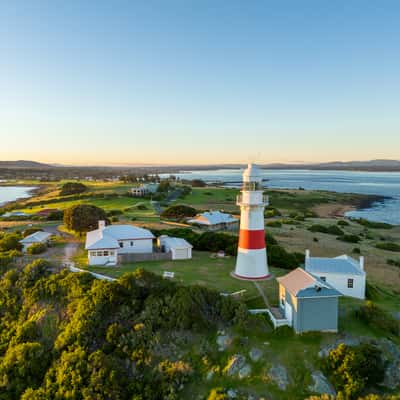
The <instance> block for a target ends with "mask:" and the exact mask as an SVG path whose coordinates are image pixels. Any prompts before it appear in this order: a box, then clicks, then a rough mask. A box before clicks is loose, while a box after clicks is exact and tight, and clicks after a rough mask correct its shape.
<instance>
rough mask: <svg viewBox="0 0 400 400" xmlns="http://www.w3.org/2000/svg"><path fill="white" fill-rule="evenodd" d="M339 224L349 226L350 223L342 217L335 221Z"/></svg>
mask: <svg viewBox="0 0 400 400" xmlns="http://www.w3.org/2000/svg"><path fill="white" fill-rule="evenodd" d="M337 224H338V225H339V226H349V225H350V224H349V223H348V222H347V221H345V220H344V219H341V220H340V221H338V223H337Z"/></svg>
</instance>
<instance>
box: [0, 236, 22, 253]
mask: <svg viewBox="0 0 400 400" xmlns="http://www.w3.org/2000/svg"><path fill="white" fill-rule="evenodd" d="M21 239H22V238H21V236H20V235H19V234H17V233H3V234H1V235H0V252H2V251H10V250H21V249H22V244H21V243H20V242H19V241H20V240H21Z"/></svg>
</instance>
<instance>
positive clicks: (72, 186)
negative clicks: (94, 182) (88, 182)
mask: <svg viewBox="0 0 400 400" xmlns="http://www.w3.org/2000/svg"><path fill="white" fill-rule="evenodd" d="M86 190H87V186H85V185H84V184H83V183H80V182H67V183H64V185H63V186H62V187H61V190H60V196H69V195H71V194H80V193H83V192H85V191H86Z"/></svg>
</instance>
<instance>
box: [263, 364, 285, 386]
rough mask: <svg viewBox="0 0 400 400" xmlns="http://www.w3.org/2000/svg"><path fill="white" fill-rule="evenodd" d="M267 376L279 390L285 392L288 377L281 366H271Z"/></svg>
mask: <svg viewBox="0 0 400 400" xmlns="http://www.w3.org/2000/svg"><path fill="white" fill-rule="evenodd" d="M268 376H269V378H270V379H271V380H272V381H273V382H274V383H275V384H276V385H277V386H278V388H279V389H281V390H286V388H287V387H288V386H289V383H290V382H289V375H288V372H287V370H286V368H285V367H284V366H283V365H282V364H276V365H273V366H272V368H271V369H270V370H269V373H268Z"/></svg>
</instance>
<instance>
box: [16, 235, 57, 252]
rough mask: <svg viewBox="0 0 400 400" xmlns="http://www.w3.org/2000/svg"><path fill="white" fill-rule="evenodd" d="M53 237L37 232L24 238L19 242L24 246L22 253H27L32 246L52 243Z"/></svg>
mask: <svg viewBox="0 0 400 400" xmlns="http://www.w3.org/2000/svg"><path fill="white" fill-rule="evenodd" d="M51 236H52V234H51V233H49V232H43V231H37V232H34V233H32V234H31V235H28V236H26V237H24V238H23V239H22V240H20V241H19V242H20V243H21V244H22V251H26V250H27V249H28V247H30V246H32V245H33V244H37V243H42V244H47V243H48V242H49V241H50V237H51Z"/></svg>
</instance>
